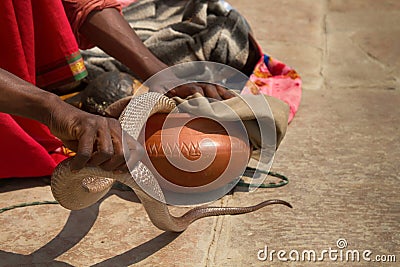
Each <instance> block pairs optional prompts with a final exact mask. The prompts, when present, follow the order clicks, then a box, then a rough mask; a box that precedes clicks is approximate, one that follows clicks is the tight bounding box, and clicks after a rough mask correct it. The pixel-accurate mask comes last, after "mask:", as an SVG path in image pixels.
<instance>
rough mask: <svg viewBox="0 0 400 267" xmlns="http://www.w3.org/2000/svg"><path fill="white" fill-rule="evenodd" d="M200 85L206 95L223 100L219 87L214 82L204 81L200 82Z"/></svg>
mask: <svg viewBox="0 0 400 267" xmlns="http://www.w3.org/2000/svg"><path fill="white" fill-rule="evenodd" d="M200 86H201V88H202V89H203V91H204V96H206V97H209V98H214V99H217V100H222V97H221V96H220V95H219V92H218V90H217V87H216V86H215V85H214V84H207V83H202V84H200Z"/></svg>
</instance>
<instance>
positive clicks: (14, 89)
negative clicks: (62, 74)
mask: <svg viewBox="0 0 400 267" xmlns="http://www.w3.org/2000/svg"><path fill="white" fill-rule="evenodd" d="M0 112H4V113H8V114H13V115H18V116H21V117H25V118H30V119H33V120H37V121H39V122H41V123H43V124H45V125H47V126H48V127H49V129H50V131H51V132H52V133H53V134H54V135H55V136H57V137H58V138H60V139H61V140H62V141H63V143H64V144H66V145H67V146H68V147H69V148H71V149H73V150H74V151H76V152H77V155H76V157H75V160H74V161H73V162H72V168H73V169H81V168H83V167H84V166H85V165H86V164H89V165H92V166H101V167H102V168H104V169H106V170H126V164H125V159H124V153H123V149H122V147H123V146H122V129H121V125H120V124H119V122H118V121H117V120H115V119H111V118H105V117H100V116H96V115H92V114H89V113H86V112H84V111H81V110H79V109H77V108H75V107H73V106H71V105H69V104H67V103H65V102H63V101H61V100H60V98H59V97H57V96H56V95H54V94H52V93H49V92H46V91H44V90H41V89H40V88H38V87H36V86H34V85H32V84H30V83H28V82H26V81H24V80H22V79H20V78H18V77H17V76H15V75H13V74H11V73H9V72H7V71H5V70H3V69H0ZM127 140H128V141H129V143H128V144H129V147H130V148H131V149H132V150H135V151H133V153H131V155H130V156H131V158H130V159H129V162H128V163H129V164H134V163H136V162H137V161H138V160H139V159H140V158H141V157H142V155H143V148H142V147H141V146H140V145H139V144H138V143H137V142H136V141H135V140H133V139H132V138H130V137H129V136H127Z"/></svg>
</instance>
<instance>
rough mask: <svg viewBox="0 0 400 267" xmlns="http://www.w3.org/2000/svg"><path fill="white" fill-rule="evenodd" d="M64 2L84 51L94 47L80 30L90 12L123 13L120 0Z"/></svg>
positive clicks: (72, 0) (74, 0) (73, 0)
mask: <svg viewBox="0 0 400 267" xmlns="http://www.w3.org/2000/svg"><path fill="white" fill-rule="evenodd" d="M62 2H63V5H64V9H65V12H66V14H67V17H68V19H69V21H70V23H71V26H72V31H73V32H74V34H75V37H76V39H77V40H78V43H79V47H80V48H82V49H88V48H91V47H93V45H92V44H91V43H90V42H89V40H87V39H86V38H85V37H84V36H82V35H81V34H80V33H79V29H80V28H81V26H82V24H83V22H85V19H86V17H87V16H88V15H89V13H90V12H92V11H95V10H102V9H105V8H116V9H118V11H121V5H120V3H119V0H62Z"/></svg>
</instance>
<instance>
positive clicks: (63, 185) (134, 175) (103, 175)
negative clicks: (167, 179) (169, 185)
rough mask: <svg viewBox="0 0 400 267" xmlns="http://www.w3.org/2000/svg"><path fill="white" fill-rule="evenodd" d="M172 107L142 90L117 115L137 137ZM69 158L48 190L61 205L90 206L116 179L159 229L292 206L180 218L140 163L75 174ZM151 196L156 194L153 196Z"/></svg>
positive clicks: (206, 210)
mask: <svg viewBox="0 0 400 267" xmlns="http://www.w3.org/2000/svg"><path fill="white" fill-rule="evenodd" d="M174 108H175V102H174V101H172V100H171V99H170V98H168V97H166V96H164V95H162V94H159V93H155V92H151V93H145V94H143V95H139V96H137V97H134V98H132V101H131V103H130V104H129V105H128V106H127V107H126V108H125V110H124V111H123V112H122V114H121V116H120V117H119V121H120V123H121V126H122V128H123V129H124V130H125V131H126V132H127V133H128V134H130V135H131V136H132V137H133V138H135V139H137V138H138V137H139V134H140V132H141V129H142V128H143V126H144V125H145V123H146V121H147V119H148V118H149V117H150V116H151V115H153V114H154V113H158V112H160V113H168V112H170V111H171V110H173V109H174ZM71 160H72V158H69V159H67V160H64V161H63V162H61V163H60V164H59V165H58V166H57V167H56V169H55V171H54V172H53V175H52V179H51V190H52V193H53V196H54V198H55V199H56V200H57V201H58V202H59V203H60V205H61V206H63V207H65V208H67V209H70V210H79V209H83V208H86V207H89V206H91V205H93V204H94V203H96V202H97V201H98V200H99V199H101V198H102V197H103V196H104V195H105V194H107V192H108V191H109V190H110V189H111V187H112V184H113V183H114V182H115V181H119V182H121V183H123V184H125V185H127V186H129V187H130V188H132V190H133V191H134V192H135V193H136V195H137V196H138V198H139V199H140V201H141V203H142V204H143V207H144V208H145V210H146V213H147V215H148V216H149V218H150V220H151V222H152V223H153V224H154V225H155V226H156V227H158V228H159V229H161V230H164V231H171V232H182V231H184V230H186V228H187V227H188V226H189V225H190V224H191V223H192V222H194V221H196V220H198V219H200V218H204V217H208V216H219V215H236V214H244V213H249V212H253V211H256V210H258V209H260V208H263V207H265V206H268V205H272V204H282V205H286V206H288V207H290V208H291V207H292V206H291V205H290V204H289V203H288V202H286V201H283V200H278V199H272V200H267V201H264V202H261V203H259V204H257V205H254V206H249V207H196V208H192V209H191V210H189V211H188V212H187V213H185V214H184V215H182V216H181V217H175V216H172V215H171V214H170V212H169V210H168V206H167V204H165V202H163V201H159V200H160V199H161V200H162V199H163V193H162V191H161V188H160V186H159V184H158V182H157V180H156V178H155V177H154V175H153V174H152V172H151V171H150V170H149V169H148V168H147V167H146V165H145V164H143V163H142V162H138V164H137V165H135V167H134V168H133V170H131V172H130V173H122V174H115V173H113V172H109V171H105V170H103V169H101V168H99V167H85V168H84V169H82V170H80V171H79V172H78V173H74V172H71V169H70V163H71ZM139 184H145V185H146V188H151V190H152V192H148V190H146V191H145V190H143V189H142V187H141V186H139ZM153 196H157V199H155V198H154V197H153Z"/></svg>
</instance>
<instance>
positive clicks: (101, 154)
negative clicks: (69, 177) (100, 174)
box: [87, 118, 114, 166]
mask: <svg viewBox="0 0 400 267" xmlns="http://www.w3.org/2000/svg"><path fill="white" fill-rule="evenodd" d="M102 120H103V121H104V122H101V126H100V127H99V129H97V139H96V142H95V145H96V150H95V151H94V153H93V154H92V155H91V157H90V159H89V161H88V162H87V165H88V166H99V165H101V164H102V163H103V162H107V161H109V160H110V159H111V158H112V157H113V156H114V145H113V140H112V138H111V134H110V129H109V125H108V121H107V119H106V118H102Z"/></svg>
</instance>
